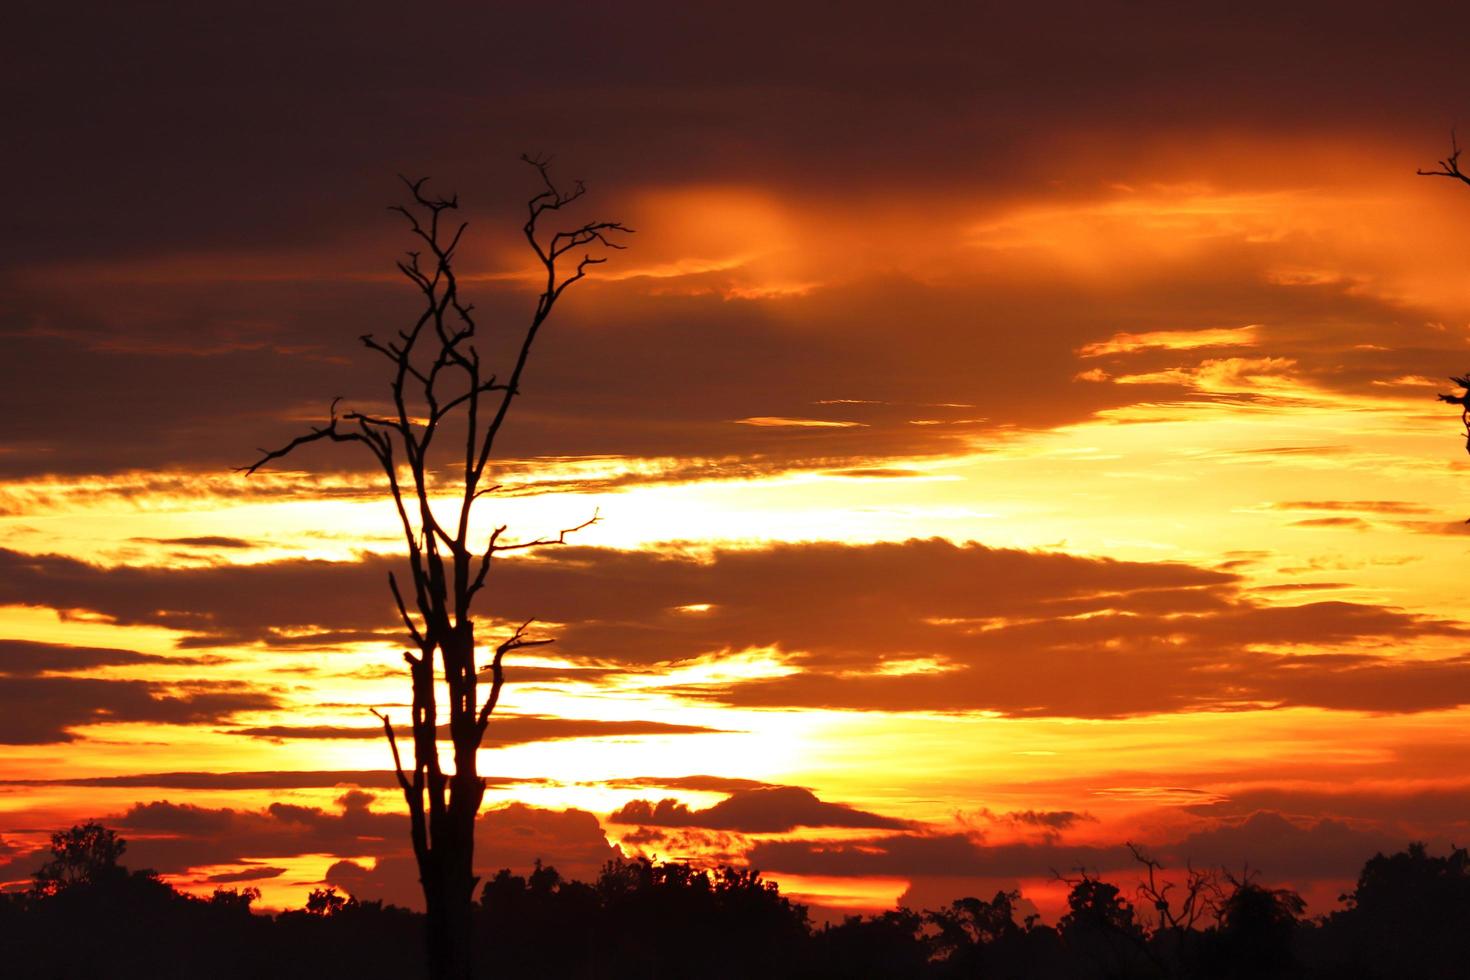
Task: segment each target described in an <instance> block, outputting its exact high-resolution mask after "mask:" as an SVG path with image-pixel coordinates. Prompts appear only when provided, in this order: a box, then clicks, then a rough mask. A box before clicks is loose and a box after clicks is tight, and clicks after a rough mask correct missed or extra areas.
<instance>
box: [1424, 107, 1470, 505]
mask: <svg viewBox="0 0 1470 980" xmlns="http://www.w3.org/2000/svg"><path fill="white" fill-rule="evenodd" d="M1414 172H1415V173H1417V174H1418V175H1419V176H1420V177H1448V178H1450V179H1451V180H1458V181H1460V182H1461V183H1462V184H1470V175H1467V174H1466V173H1465V172H1464V171H1462V170H1461V169H1460V141H1459V139H1458V138H1457V137H1456V136H1455V132H1454V130H1450V153H1449V156H1447V157H1445V158H1444V159H1443V160H1441V161H1439V169H1438V170H1416V171H1414ZM1450 381H1451V382H1453V383H1454V384H1456V385H1458V386H1459V387H1461V388H1464V389H1465V391H1464V392H1462V393H1461V394H1458V395H1440V396H1439V400H1440V401H1442V402H1447V403H1449V404H1451V405H1458V406H1460V421H1461V422H1462V423H1463V424H1464V426H1465V452H1467V453H1470V372H1467V373H1466V374H1464V375H1462V376H1459V377H1452V378H1450ZM1466 523H1467V524H1470V521H1466Z"/></svg>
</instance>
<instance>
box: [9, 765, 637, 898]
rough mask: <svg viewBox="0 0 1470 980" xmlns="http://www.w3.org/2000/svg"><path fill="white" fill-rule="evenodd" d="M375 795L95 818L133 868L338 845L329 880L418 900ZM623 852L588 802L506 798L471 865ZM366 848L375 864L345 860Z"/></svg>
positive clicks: (234, 861) (577, 867)
mask: <svg viewBox="0 0 1470 980" xmlns="http://www.w3.org/2000/svg"><path fill="white" fill-rule="evenodd" d="M373 803H374V797H373V795H371V794H368V793H364V792H362V791H360V790H348V791H347V792H346V793H344V794H343V795H342V796H341V797H339V798H338V800H337V805H338V810H337V811H335V812H333V811H328V810H323V809H321V808H318V807H306V806H296V805H292V804H286V803H273V804H271V805H270V806H268V807H266V808H265V809H262V810H244V809H232V808H210V807H201V806H195V805H192V804H178V803H170V802H167V801H154V802H150V803H139V804H136V805H134V806H132V807H130V808H129V809H128V810H127V811H125V812H123V813H121V814H113V815H110V816H103V817H100V818H99V819H100V822H102V823H103V824H104V825H106V826H108V827H112V828H115V829H116V830H117V831H118V832H119V834H120V835H121V836H122V837H123V838H124V839H126V840H127V842H128V850H127V855H126V859H125V860H126V863H127V865H128V866H129V867H131V868H145V867H146V868H151V869H153V870H155V871H158V872H161V873H165V874H178V875H186V874H188V873H189V872H190V871H191V869H195V868H213V867H219V866H227V867H233V868H235V869H236V870H233V871H228V872H213V873H211V874H209V875H206V876H204V879H203V880H206V881H209V882H215V883H220V882H232V881H254V880H261V879H264V878H268V877H275V876H276V875H277V874H278V873H279V872H278V871H277V868H278V865H279V863H281V862H280V859H284V858H288V857H295V856H301V855H320V854H325V855H339V856H341V858H342V860H339V861H337V862H334V863H333V864H332V866H331V868H330V869H329V870H328V872H327V874H326V881H327V883H328V884H334V885H337V886H338V887H342V888H344V889H345V890H347V891H350V892H351V893H352V894H355V895H357V896H358V897H360V898H364V899H367V898H386V899H388V900H390V901H393V902H395V903H397V904H401V905H406V906H409V907H414V908H422V906H423V902H422V899H421V898H420V896H419V893H418V870H417V868H416V866H415V864H414V859H413V856H412V853H411V851H410V842H409V837H408V818H407V816H406V815H404V814H400V813H391V812H385V811H380V810H375V809H373ZM621 853H622V852H621V851H619V850H618V849H617V848H616V847H615V846H614V845H612V844H609V843H608V841H607V838H606V836H605V835H604V834H603V832H602V828H601V826H600V825H599V824H598V822H597V818H596V817H595V816H593V815H592V814H591V813H588V812H586V811H584V810H577V809H567V810H547V809H541V808H537V807H532V806H527V805H525V804H521V803H512V804H509V805H508V806H503V807H498V808H495V809H489V810H485V811H484V812H482V813H481V814H480V816H479V818H478V820H477V821H476V823H475V858H476V860H475V867H476V870H477V873H478V874H480V875H482V876H483V875H486V874H493V873H494V872H495V871H497V870H498V869H500V868H502V867H508V868H511V869H513V870H516V871H519V872H521V873H524V872H526V871H528V870H529V869H530V868H531V866H532V865H533V864H534V863H535V862H536V861H538V860H540V861H542V862H543V863H545V864H551V865H555V866H556V867H557V868H558V869H559V870H561V871H563V872H564V873H567V874H571V875H574V876H577V877H581V878H582V879H584V880H590V879H591V878H593V877H595V876H596V873H597V871H598V870H599V869H600V868H601V867H602V865H603V864H605V863H606V862H607V861H609V860H614V859H616V858H618V857H620V856H621ZM42 857H43V852H42V851H29V852H25V853H18V854H17V855H16V856H14V857H13V858H7V859H6V860H5V862H4V863H0V881H9V880H18V879H20V878H23V877H25V876H26V875H28V874H29V873H30V871H31V870H33V869H34V868H35V867H37V866H39V864H40V862H41V860H42ZM363 858H367V859H368V860H369V861H374V862H376V866H373V865H364V864H361V863H356V862H355V861H353V860H349V859H359V860H361V859H363ZM272 859H274V860H275V861H276V862H277V863H276V864H273V863H271V861H272ZM242 865H243V866H245V867H244V869H241V868H240V866H242Z"/></svg>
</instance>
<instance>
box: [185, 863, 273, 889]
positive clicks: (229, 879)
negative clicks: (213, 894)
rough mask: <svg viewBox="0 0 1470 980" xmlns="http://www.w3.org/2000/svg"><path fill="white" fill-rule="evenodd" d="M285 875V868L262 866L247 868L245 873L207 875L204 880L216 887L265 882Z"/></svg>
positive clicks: (227, 872) (231, 872)
mask: <svg viewBox="0 0 1470 980" xmlns="http://www.w3.org/2000/svg"><path fill="white" fill-rule="evenodd" d="M285 873H286V869H285V868H272V867H270V866H261V867H256V868H247V869H245V870H244V871H226V872H224V873H222V874H217V875H207V876H206V877H205V879H204V880H205V881H208V882H210V883H212V884H216V885H230V884H235V883H238V882H241V881H264V880H266V879H267V878H279V877H280V876H281V875H283V874H285Z"/></svg>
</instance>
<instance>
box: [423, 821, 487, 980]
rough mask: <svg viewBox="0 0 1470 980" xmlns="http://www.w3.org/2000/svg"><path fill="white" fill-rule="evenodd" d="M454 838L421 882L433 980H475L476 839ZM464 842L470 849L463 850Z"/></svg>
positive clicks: (434, 858)
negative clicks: (474, 868)
mask: <svg viewBox="0 0 1470 980" xmlns="http://www.w3.org/2000/svg"><path fill="white" fill-rule="evenodd" d="M471 818H473V813H472V814H471ZM453 836H454V838H456V839H455V840H454V841H453V842H452V843H451V842H450V840H448V839H446V840H445V841H444V842H443V843H441V844H440V845H439V846H438V847H436V848H435V849H434V852H433V855H432V857H431V862H432V865H433V868H432V874H424V875H423V877H422V878H421V880H422V882H423V885H424V900H425V907H426V911H427V913H428V915H427V923H426V925H427V929H426V934H425V937H424V938H425V941H426V942H427V944H428V954H429V977H430V980H472V978H473V977H474V975H475V971H474V963H475V956H474V952H475V921H474V890H475V884H476V882H477V881H478V879H477V878H476V877H475V875H474V872H473V871H472V870H471V865H472V864H473V862H474V844H473V841H474V838H473V837H472V836H469V837H465V838H460V835H459V834H454V835H453ZM465 841H468V842H469V845H470V846H468V847H464V846H461V845H462V844H463V843H464V842H465Z"/></svg>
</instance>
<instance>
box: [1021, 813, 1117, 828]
mask: <svg viewBox="0 0 1470 980" xmlns="http://www.w3.org/2000/svg"><path fill="white" fill-rule="evenodd" d="M1000 819H1001V820H1003V821H1005V822H1007V823H1013V824H1021V825H1023V826H1028V827H1044V828H1046V829H1047V830H1067V829H1068V828H1070V827H1072V826H1074V825H1075V824H1077V823H1078V822H1079V821H1091V822H1094V823H1095V822H1096V821H1097V818H1096V817H1094V816H1093V815H1092V814H1090V813H1078V812H1076V811H1075V810H1013V811H1011V812H1010V813H1004V814H1001V816H1000Z"/></svg>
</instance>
